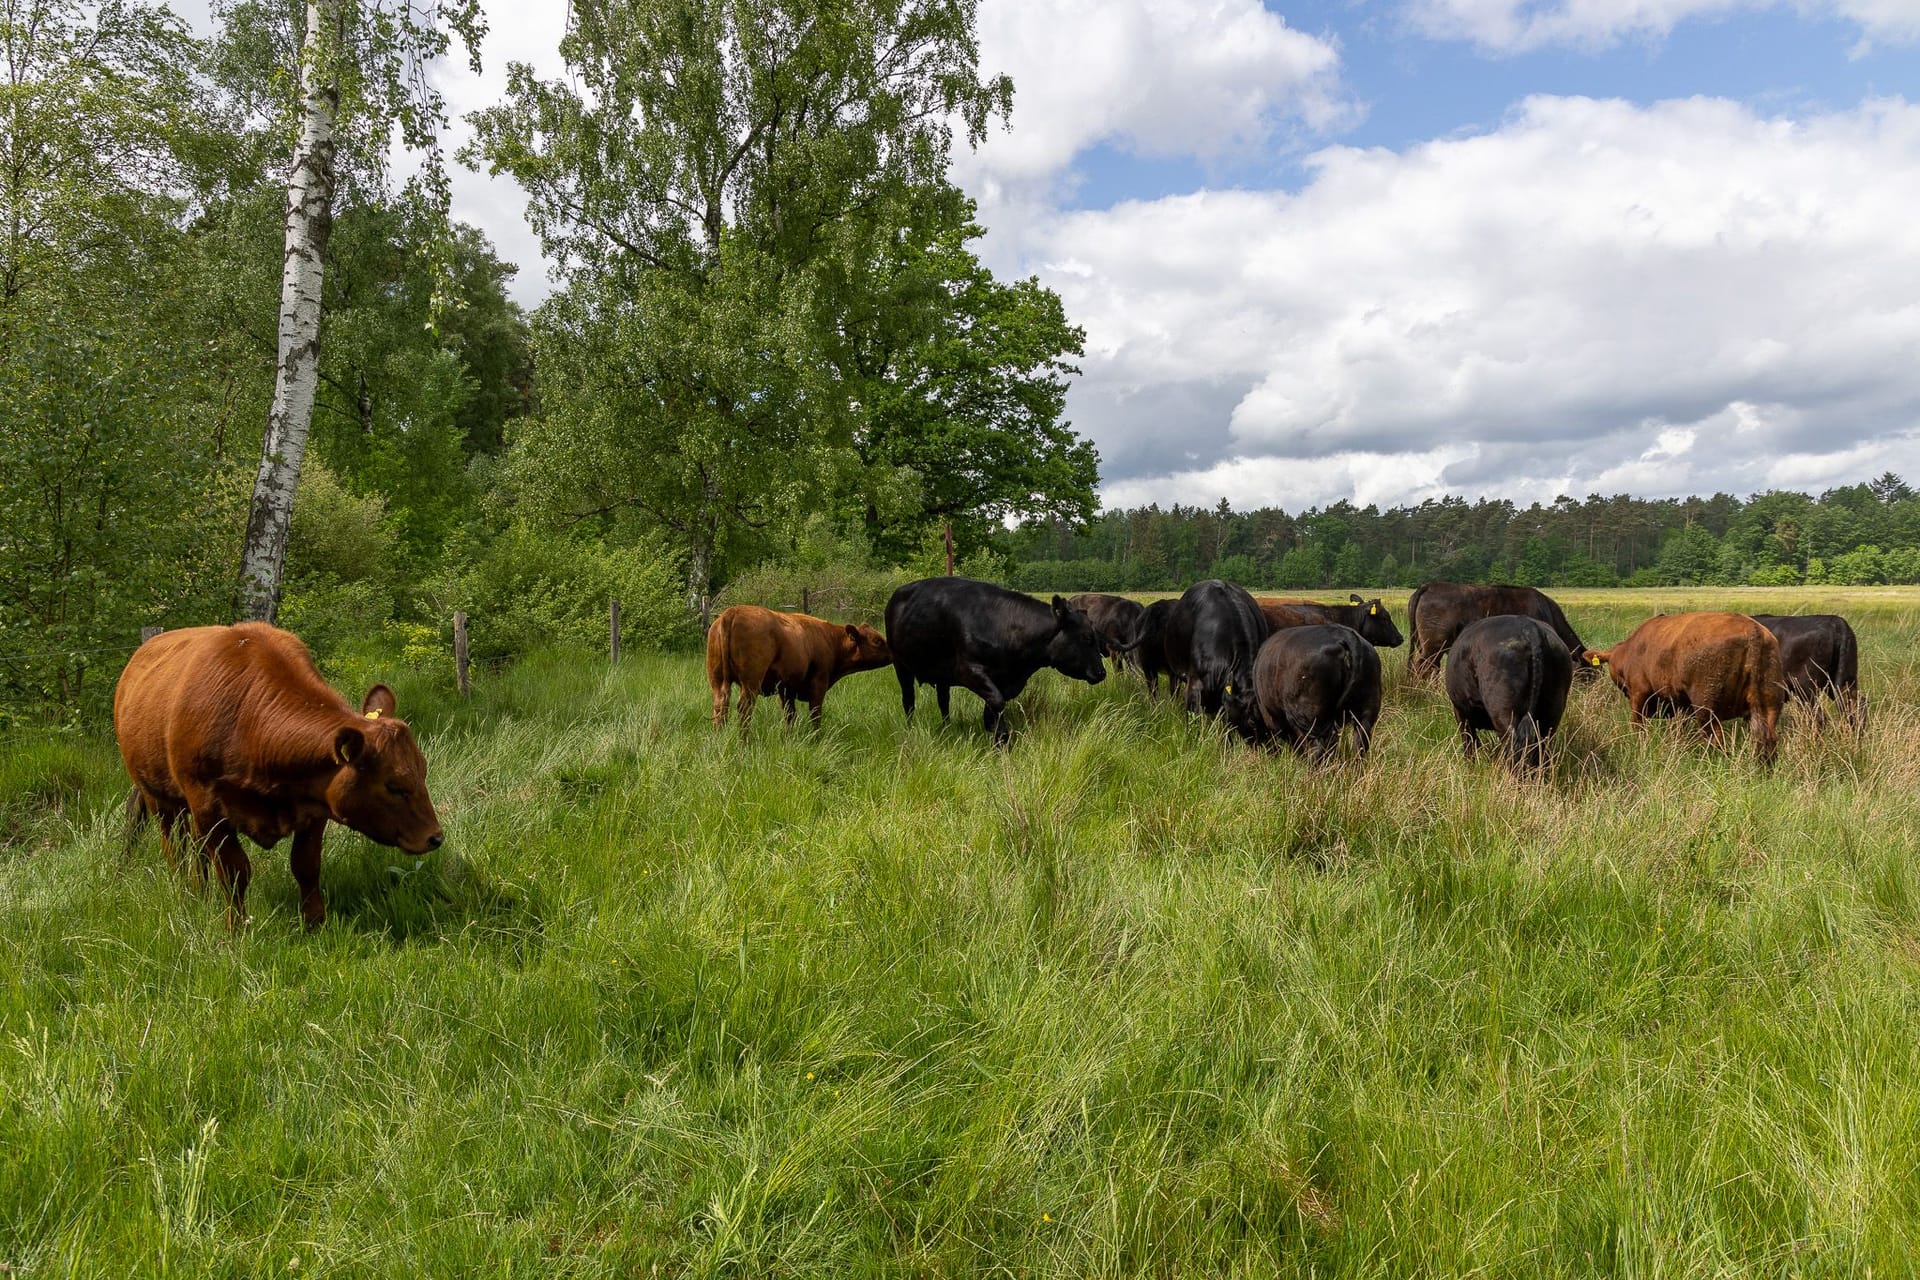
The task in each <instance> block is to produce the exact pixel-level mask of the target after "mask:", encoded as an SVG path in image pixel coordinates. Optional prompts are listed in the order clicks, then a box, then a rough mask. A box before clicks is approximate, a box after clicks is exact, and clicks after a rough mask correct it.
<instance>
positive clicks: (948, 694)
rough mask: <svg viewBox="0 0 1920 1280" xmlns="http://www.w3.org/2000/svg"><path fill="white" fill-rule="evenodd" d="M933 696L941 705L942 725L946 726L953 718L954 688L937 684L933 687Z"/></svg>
mask: <svg viewBox="0 0 1920 1280" xmlns="http://www.w3.org/2000/svg"><path fill="white" fill-rule="evenodd" d="M933 696H934V698H935V699H936V700H937V701H938V702H939V703H940V723H941V724H945V723H947V721H949V720H951V719H952V718H953V686H952V685H950V684H937V685H935V686H933Z"/></svg>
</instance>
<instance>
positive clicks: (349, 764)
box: [327, 684, 446, 855]
mask: <svg viewBox="0 0 1920 1280" xmlns="http://www.w3.org/2000/svg"><path fill="white" fill-rule="evenodd" d="M393 713H394V698H393V690H391V689H389V688H387V686H385V685H384V684H377V685H375V686H373V688H371V689H369V690H368V691H367V700H366V701H365V702H364V703H362V704H361V708H360V714H361V719H362V723H359V724H346V725H341V726H340V727H339V728H338V729H337V730H335V731H334V734H333V738H332V744H331V746H332V755H333V760H334V763H335V764H337V765H338V766H339V768H338V769H337V770H336V771H335V772H334V775H333V780H332V781H331V782H329V783H328V784H327V807H328V808H330V809H331V810H332V811H333V820H334V821H335V822H338V823H341V824H342V825H344V826H349V827H352V828H353V829H354V830H355V831H358V832H359V833H360V834H361V835H363V836H366V837H367V838H368V839H370V840H377V841H379V842H380V843H381V844H385V845H392V846H393V847H395V848H397V849H402V850H405V851H406V852H407V853H411V854H416V855H418V854H424V853H431V852H433V851H434V850H435V849H438V848H439V847H440V843H441V841H442V840H444V839H445V838H446V833H445V832H444V831H442V830H441V828H440V818H439V815H438V814H436V813H434V811H433V800H432V798H431V797H429V796H428V795H427V759H426V757H425V756H423V755H421V754H420V746H419V744H418V743H416V742H415V741H414V740H413V730H411V729H409V728H408V727H407V722H406V721H404V720H397V719H395V718H394V714H393Z"/></svg>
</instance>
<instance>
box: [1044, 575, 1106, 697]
mask: <svg viewBox="0 0 1920 1280" xmlns="http://www.w3.org/2000/svg"><path fill="white" fill-rule="evenodd" d="M1053 620H1054V622H1055V623H1056V624H1057V625H1056V626H1055V629H1054V633H1053V639H1051V640H1049V641H1047V665H1048V666H1050V667H1052V668H1053V669H1054V670H1055V671H1058V672H1060V673H1061V674H1062V675H1069V676H1072V677H1073V678H1074V679H1075V680H1085V681H1086V682H1087V683H1088V684H1099V683H1100V682H1101V681H1102V680H1105V679H1106V678H1107V664H1106V661H1105V657H1104V655H1105V653H1106V646H1105V645H1104V644H1102V643H1101V640H1100V636H1099V634H1098V633H1097V632H1095V631H1094V629H1093V624H1092V623H1090V622H1088V621H1087V615H1086V614H1084V613H1082V612H1080V611H1079V610H1078V609H1076V608H1074V607H1073V606H1071V605H1069V604H1068V603H1067V602H1066V601H1065V600H1062V599H1061V598H1060V597H1059V596H1055V597H1054V598H1053Z"/></svg>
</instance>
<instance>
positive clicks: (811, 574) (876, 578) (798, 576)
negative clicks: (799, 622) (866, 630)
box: [713, 562, 921, 627]
mask: <svg viewBox="0 0 1920 1280" xmlns="http://www.w3.org/2000/svg"><path fill="white" fill-rule="evenodd" d="M918 576H921V575H918V574H915V573H912V572H911V571H909V570H906V569H871V568H867V567H866V566H864V565H854V564H811V565H796V564H792V563H784V562H770V563H767V564H763V565H760V566H759V567H758V568H755V569H749V570H748V571H747V572H746V573H743V574H741V575H740V576H739V577H737V578H735V579H734V580H733V581H732V582H729V583H728V584H727V585H726V586H725V587H723V588H721V590H720V593H719V594H718V595H716V596H715V597H714V598H713V611H714V612H715V613H718V612H720V610H722V609H724V608H726V607H727V606H728V605H732V604H757V605H764V606H765V607H767V608H769V609H788V610H798V609H800V608H801V606H802V605H803V604H804V605H805V611H806V612H808V613H811V614H813V615H814V616H815V617H820V618H831V619H833V620H834V621H835V622H864V623H867V624H868V625H869V626H875V627H877V626H879V625H880V623H881V620H882V618H883V616H884V615H885V613H886V611H887V600H888V598H889V597H891V596H892V595H893V593H894V592H895V591H896V590H898V589H899V588H900V587H901V586H903V585H904V584H906V583H908V582H911V581H912V580H913V579H914V578H915V577H918Z"/></svg>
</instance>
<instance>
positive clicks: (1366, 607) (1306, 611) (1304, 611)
mask: <svg viewBox="0 0 1920 1280" xmlns="http://www.w3.org/2000/svg"><path fill="white" fill-rule="evenodd" d="M1347 599H1348V601H1349V603H1347V604H1321V603H1319V602H1318V601H1314V600H1301V599H1299V598H1297V597H1294V596H1255V597H1254V598H1253V602H1254V603H1255V604H1257V605H1259V606H1260V612H1261V613H1263V614H1265V615H1266V618H1267V626H1268V627H1269V628H1271V629H1272V630H1274V631H1285V630H1287V629H1288V628H1289V627H1319V626H1337V627H1345V628H1347V629H1348V630H1349V631H1357V632H1359V633H1360V635H1361V636H1362V637H1363V638H1364V639H1365V640H1366V642H1367V643H1368V644H1370V645H1373V646H1375V647H1376V648H1381V649H1392V648H1395V647H1397V646H1399V645H1400V644H1402V643H1403V642H1404V638H1403V637H1402V636H1401V634H1400V628H1399V627H1396V626H1394V625H1393V614H1391V613H1390V612H1388V610H1387V606H1386V605H1385V604H1384V603H1382V602H1381V600H1380V598H1379V597H1378V596H1376V597H1374V598H1373V599H1371V600H1363V599H1361V598H1360V597H1359V596H1358V595H1352V594H1349V595H1348V597H1347Z"/></svg>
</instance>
